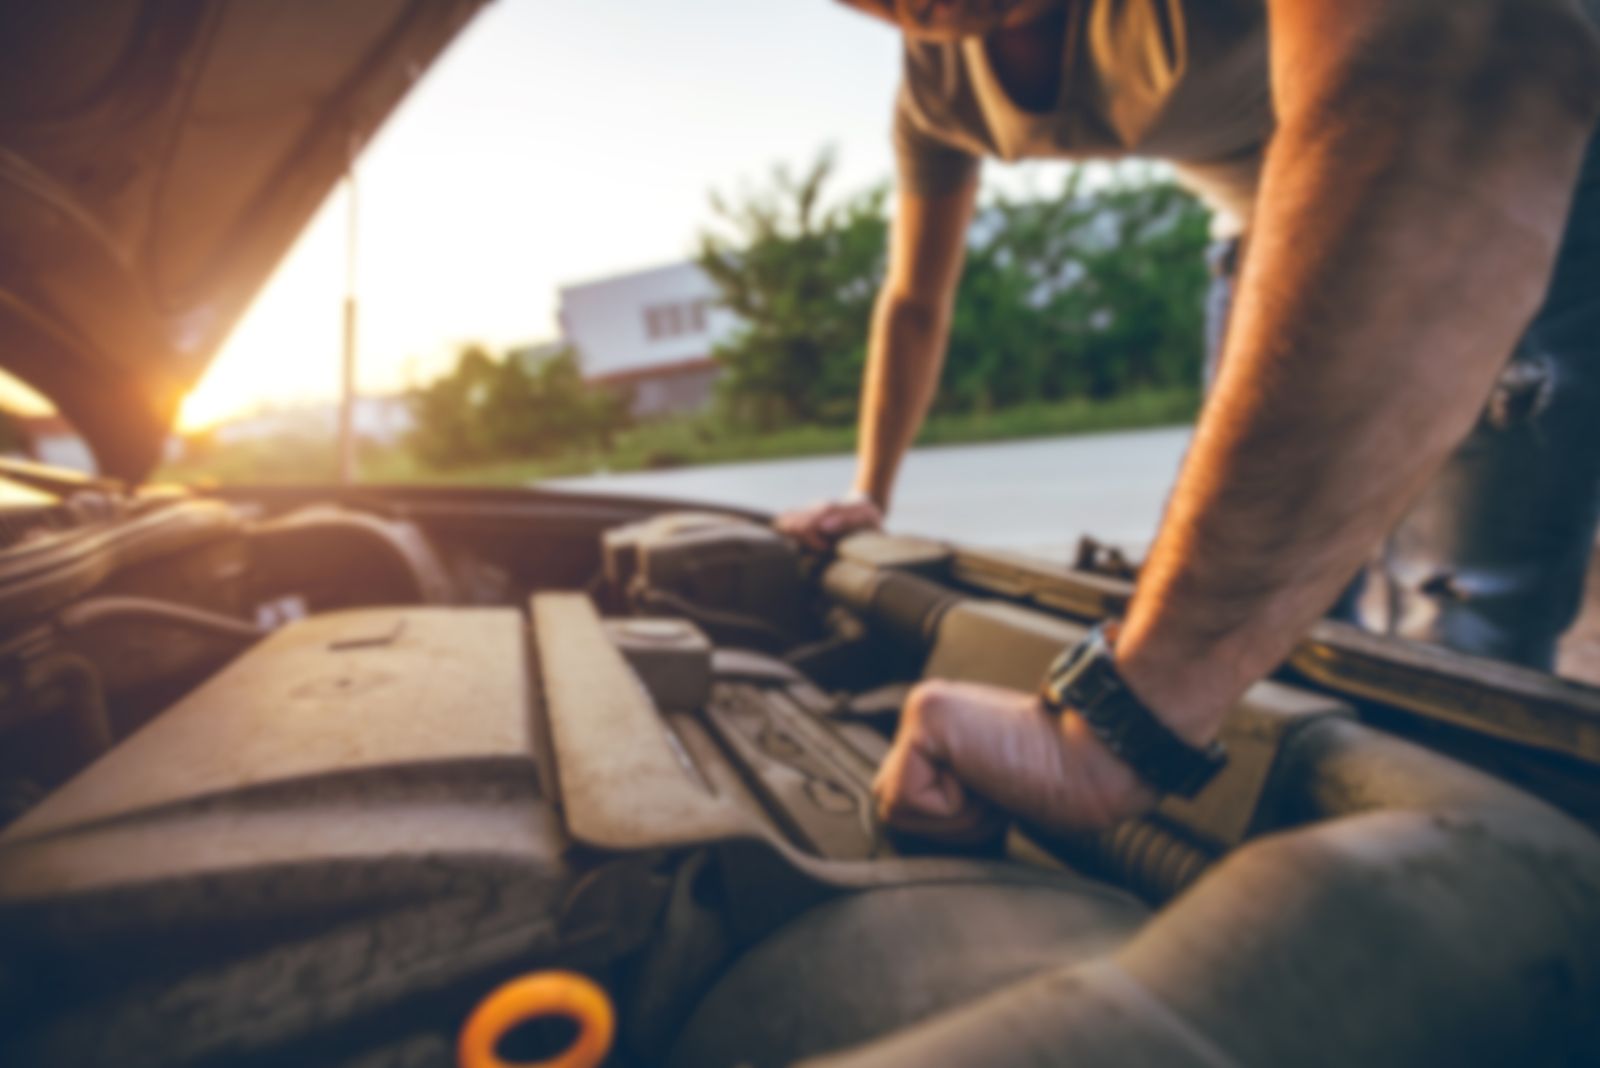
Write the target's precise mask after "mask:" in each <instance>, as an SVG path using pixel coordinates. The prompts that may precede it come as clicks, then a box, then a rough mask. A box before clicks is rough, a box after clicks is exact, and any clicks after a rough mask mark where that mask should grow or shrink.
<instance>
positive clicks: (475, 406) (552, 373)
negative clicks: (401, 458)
mask: <svg viewBox="0 0 1600 1068" xmlns="http://www.w3.org/2000/svg"><path fill="white" fill-rule="evenodd" d="M411 409H412V413H413V414H414V415H415V417H416V421H417V426H416V429H415V430H414V431H413V433H412V437H411V446H412V448H413V449H415V450H416V452H417V454H418V456H420V457H421V458H422V459H423V460H425V461H427V462H428V463H431V464H435V465H438V466H441V467H449V466H455V465H459V464H465V463H474V462H479V461H483V460H495V459H504V458H509V457H522V456H552V455H556V454H559V453H563V452H574V451H584V450H588V449H594V448H608V447H609V446H610V444H611V439H612V436H613V435H614V434H615V433H616V431H617V430H618V429H620V428H621V427H622V426H624V425H626V423H627V417H628V404H627V398H626V397H622V396H620V395H618V394H615V393H613V392H612V391H610V390H606V389H603V388H599V387H595V386H591V385H589V384H588V383H587V382H585V381H584V380H583V375H582V372H581V370H580V369H579V362H578V357H577V354H576V353H575V352H574V351H572V350H571V349H564V350H562V351H560V352H558V353H556V354H554V355H552V356H549V357H546V358H545V359H544V360H543V361H542V362H540V363H539V364H538V365H536V366H533V367H528V366H526V365H525V364H524V362H523V361H522V360H519V359H516V358H512V357H509V356H501V357H499V358H496V357H494V356H491V355H490V354H489V352H488V350H486V349H485V348H483V346H481V345H469V346H466V347H465V348H463V349H462V350H461V352H460V354H459V355H458V356H457V359H456V365H455V368H454V369H453V370H452V371H451V372H450V373H449V374H447V375H445V376H443V377H442V378H439V379H437V380H436V381H434V382H432V383H430V384H429V385H427V386H425V387H424V388H422V389H420V390H417V391H416V392H415V393H413V394H412V396H411Z"/></svg>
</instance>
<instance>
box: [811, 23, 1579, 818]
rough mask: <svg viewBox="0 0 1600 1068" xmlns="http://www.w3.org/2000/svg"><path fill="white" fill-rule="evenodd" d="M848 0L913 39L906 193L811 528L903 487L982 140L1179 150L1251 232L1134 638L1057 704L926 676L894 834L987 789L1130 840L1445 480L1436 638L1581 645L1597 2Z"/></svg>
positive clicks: (905, 732) (1100, 149)
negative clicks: (829, 484) (841, 465)
mask: <svg viewBox="0 0 1600 1068" xmlns="http://www.w3.org/2000/svg"><path fill="white" fill-rule="evenodd" d="M847 2H849V3H851V5H852V6H855V7H858V8H860V9H862V10H863V11H866V12H867V13H869V14H873V15H876V16H877V17H879V18H883V19H886V20H888V21H890V22H892V23H894V24H895V25H897V26H898V27H899V28H901V29H902V30H903V32H904V33H905V36H906V67H905V78H904V82H903V85H902V90H901V93H900V96H899V99H898V101H897V107H896V119H895V132H896V146H897V152H898V156H899V170H900V184H899V190H898V199H897V204H896V212H895V221H894V229H893V236H892V249H891V255H890V265H889V272H888V277H887V279H886V281H885V285H884V289H883V293H882V295H881V297H880V300H879V303H878V307H877V313H876V316H875V319H874V323H873V335H872V344H871V351H870V357H869V360H868V367H867V372H866V378H865V383H864V389H863V403H862V415H861V434H860V443H859V450H858V460H859V463H858V475H857V482H856V491H857V493H856V495H855V496H854V497H853V498H852V499H848V500H845V501H841V502H836V503H833V504H829V505H823V506H819V507H817V508H814V509H811V510H808V511H806V512H801V513H795V514H792V515H789V516H786V517H784V518H783V519H782V520H781V523H782V525H783V526H784V528H785V529H787V530H789V531H791V532H792V533H794V534H796V535H797V536H799V537H801V538H802V539H804V540H806V541H808V542H810V543H811V544H813V545H816V546H819V547H820V546H824V545H826V544H827V542H828V541H830V540H831V539H832V538H835V537H837V536H839V535H841V534H843V533H846V532H848V531H850V530H852V529H859V528H862V527H867V526H874V525H876V524H878V523H879V522H880V521H881V518H882V515H883V513H884V511H885V510H886V509H887V507H888V502H889V499H890V493H891V490H892V487H893V482H894V475H895V472H896V470H897V468H898V466H899V464H900V461H901V459H902V458H903V457H904V455H905V453H906V451H907V449H908V448H909V447H910V444H911V441H912V439H913V438H914V436H915V434H916V431H917V429H918V427H919V425H920V423H921V421H922V418H923V416H924V414H925V412H926V410H927V407H928V404H929V402H930V400H931V398H932V395H933V391H934V388H935V384H936V380H937V376H938V370H939V365H940V363H941V360H942V356H943V347H944V341H945V337H946V333H947V330H948V326H949V318H950V310H951V304H952V300H953V295H954V292H955V288H956V282H957V279H958V277H959V274H960V270H961V261H962V256H963V252H964V242H965V236H966V231H967V226H968V223H969V221H970V219H971V217H972V211H973V205H974V203H975V198H976V191H977V182H976V171H977V164H976V160H977V159H978V158H979V157H980V156H983V155H994V156H999V157H1002V158H1007V159H1014V158H1018V157H1021V156H1027V155H1053V156H1096V155H1098V156H1115V155H1124V154H1132V153H1137V154H1143V155H1153V156H1159V157H1164V158H1168V159H1171V160H1173V161H1174V162H1175V163H1177V164H1178V166H1179V171H1180V174H1183V175H1185V176H1186V177H1187V178H1189V180H1191V181H1192V182H1193V183H1194V184H1195V185H1196V186H1197V188H1198V189H1199V190H1200V191H1201V192H1202V193H1203V194H1205V195H1206V196H1207V197H1208V198H1209V199H1210V200H1211V201H1212V203H1213V204H1214V205H1215V206H1216V207H1218V209H1219V210H1220V211H1222V212H1224V213H1227V214H1231V215H1233V216H1234V217H1235V218H1237V219H1238V220H1241V221H1244V220H1247V221H1248V227H1247V237H1248V245H1247V253H1246V255H1245V256H1244V257H1243V264H1242V271H1241V273H1240V276H1239V279H1238V285H1237V296H1236V299H1235V300H1234V301H1233V307H1232V311H1231V315H1230V320H1229V325H1228V329H1227V333H1226V340H1225V347H1224V352H1223V358H1222V360H1221V365H1220V368H1219V370H1218V374H1217V378H1216V381H1215V385H1214V388H1213V390H1212V393H1211V396H1210V398H1209V399H1208V401H1207V404H1206V406H1205V410H1204V412H1203V413H1202V416H1201V419H1200V422H1199V425H1198V427H1197V430H1196V433H1195V437H1194V442H1193V445H1192V446H1191V448H1190V451H1189V455H1188V457H1187V459H1186V461H1185V464H1184V468H1183V471H1182V474H1181V476H1180V477H1179V480H1178V482H1177V485H1176V486H1175V488H1174V491H1173V494H1172V497H1171V499H1170V501H1169V503H1168V506H1167V512H1166V516H1165V518H1164V520H1163V523H1162V526H1161V530H1160V533H1159V535H1158V537H1157V539H1156V542H1155V545H1154V547H1153V548H1152V550H1151V552H1150V555H1149V558H1148V559H1147V561H1146V564H1145V567H1144V569H1143V573H1142V575H1141V578H1140V581H1139V585H1138V590H1137V592H1136V595H1135V597H1134V600H1133V603H1132V605H1131V606H1130V609H1129V612H1128V616H1127V619H1126V621H1125V622H1124V623H1123V624H1122V626H1121V629H1120V632H1119V633H1118V634H1117V636H1116V638H1115V641H1114V644H1112V645H1111V646H1110V647H1109V648H1107V647H1106V646H1105V645H1104V644H1102V645H1098V646H1093V647H1086V648H1085V649H1082V650H1078V651H1077V652H1076V655H1075V657H1074V658H1073V660H1072V663H1070V664H1068V665H1066V666H1065V667H1064V668H1063V670H1062V673H1061V674H1060V675H1059V677H1057V678H1056V679H1055V683H1056V685H1055V688H1054V691H1053V692H1054V693H1055V695H1056V698H1057V699H1056V700H1051V701H1045V700H1041V699H1040V698H1038V697H1035V696H1031V695H1028V694H1023V693H1015V692H1011V691H1006V690H998V689H994V688H989V687H980V686H972V685H962V684H956V683H943V682H937V681H932V682H927V683H924V684H923V685H921V686H919V687H918V688H917V689H916V690H915V691H914V692H913V693H912V695H911V698H910V699H909V700H908V702H907V705H906V707H905V709H904V713H903V716H902V722H901V728H900V732H899V734H898V736H897V737H896V739H895V743H894V746H893V748H892V749H891V752H890V754H889V756H888V758H887V759H886V761H885V763H884V765H883V767H882V769H881V771H880V774H879V779H878V784H877V789H878V795H879V804H880V807H881V809H882V811H883V814H884V816H885V818H886V819H887V820H888V821H889V822H890V823H892V824H896V825H899V826H902V827H905V828H907V829H912V830H920V831H923V832H926V833H941V832H946V831H950V832H957V831H961V830H964V829H966V828H968V827H969V826H970V825H971V824H972V823H973V821H974V820H975V819H976V818H977V814H978V812H979V810H980V809H981V807H982V805H983V803H985V802H988V803H993V804H997V805H999V806H1001V807H1003V808H1006V809H1008V810H1010V811H1013V812H1016V813H1019V814H1022V815H1025V816H1028V817H1029V818H1031V819H1033V820H1035V821H1038V822H1040V823H1042V824H1045V825H1048V826H1055V827H1061V828H1093V827H1103V826H1106V825H1108V824H1111V823H1114V822H1117V821H1118V820H1121V819H1125V818H1127V817H1129V816H1132V815H1135V814H1137V813H1139V812H1141V811H1143V810H1144V809H1146V808H1147V807H1149V806H1150V805H1151V804H1153V803H1154V801H1155V799H1156V797H1157V796H1158V794H1159V792H1161V791H1162V790H1180V791H1185V792H1187V791H1189V790H1192V789H1194V788H1196V787H1197V785H1198V784H1199V783H1201V782H1203V781H1204V779H1205V777H1206V775H1207V774H1209V773H1210V770H1211V769H1212V768H1213V767H1214V764H1215V757H1214V754H1213V753H1212V752H1210V751H1209V750H1208V745H1209V743H1210V742H1211V741H1212V739H1214V737H1215V736H1216V734H1217V731H1218V728H1219V725H1220V722H1221V720H1222V717H1223V715H1224V713H1225V712H1226V710H1227V709H1228V708H1229V706H1230V705H1231V704H1232V703H1233V702H1234V701H1235V700H1236V699H1237V698H1238V697H1239V695H1240V694H1241V693H1242V692H1243V691H1244V690H1245V689H1246V688H1247V687H1248V686H1249V685H1251V684H1252V683H1254V682H1255V681H1256V680H1258V679H1260V678H1261V677H1262V676H1264V675H1265V674H1266V673H1268V672H1269V671H1271V670H1272V669H1273V668H1274V667H1275V666H1276V665H1277V664H1278V663H1280V662H1281V661H1282V660H1283V658H1284V657H1285V655H1286V654H1287V653H1288V651H1289V650H1290V648H1291V646H1292V643H1293V642H1294V640H1295V639H1296V638H1297V637H1298V636H1299V635H1300V634H1301V633H1303V632H1304V630H1305V629H1306V627H1307V626H1308V625H1309V624H1310V623H1311V622H1312V621H1313V620H1315V619H1316V618H1317V616H1319V615H1320V614H1321V613H1323V612H1324V611H1325V610H1326V609H1327V608H1328V606H1329V605H1330V604H1332V603H1333V601H1334V600H1335V598H1336V596H1337V595H1338V593H1339V592H1340V590H1341V588H1343V587H1344V586H1345V584H1346V583H1347V582H1348V580H1349V578H1350V576H1351V575H1352V574H1354V573H1355V572H1356V571H1357V570H1358V568H1359V567H1360V566H1361V564H1362V563H1363V562H1364V561H1365V560H1366V558H1367V557H1368V556H1369V554H1370V552H1371V550H1372V548H1373V547H1374V546H1375V545H1378V544H1379V543H1380V541H1381V540H1382V539H1383V538H1384V536H1385V534H1386V533H1388V532H1389V531H1391V530H1393V529H1394V528H1395V527H1396V524H1397V522H1399V521H1400V520H1401V519H1402V517H1403V516H1404V515H1405V514H1406V512H1407V509H1408V506H1410V505H1412V504H1413V502H1418V499H1419V497H1423V499H1422V500H1421V501H1420V503H1419V504H1418V508H1419V510H1420V511H1419V513H1416V514H1414V515H1413V517H1412V518H1411V519H1408V520H1407V522H1406V524H1405V525H1403V526H1402V527H1401V528H1400V531H1399V534H1398V536H1397V538H1396V539H1395V544H1396V545H1397V546H1398V547H1397V548H1396V549H1395V551H1394V555H1395V560H1394V561H1391V562H1392V563H1396V564H1398V565H1410V566H1411V569H1412V571H1415V570H1416V565H1417V564H1418V563H1419V562H1420V564H1421V565H1422V567H1423V569H1424V570H1426V569H1428V568H1432V569H1434V571H1435V572H1436V573H1435V574H1431V575H1426V576H1424V577H1422V578H1421V579H1420V580H1419V578H1418V576H1417V575H1415V574H1412V575H1409V576H1407V575H1406V574H1404V566H1401V567H1399V568H1392V569H1391V570H1394V571H1395V572H1396V573H1397V574H1399V577H1400V581H1401V582H1402V583H1404V582H1406V581H1409V582H1410V583H1411V586H1412V592H1413V593H1415V594H1417V595H1418V597H1419V598H1420V599H1413V602H1412V603H1413V604H1414V605H1420V608H1418V609H1417V610H1416V611H1415V612H1414V614H1415V615H1416V616H1417V619H1416V620H1413V622H1414V623H1415V624H1416V625H1414V626H1411V627H1408V628H1406V629H1407V632H1408V633H1413V634H1416V633H1425V634H1428V635H1431V636H1433V637H1435V638H1441V639H1444V640H1448V641H1451V642H1453V643H1454V644H1456V645H1458V646H1465V647H1468V648H1472V649H1475V650H1478V651H1484V652H1493V653H1499V654H1501V655H1517V656H1521V658H1522V659H1524V660H1528V661H1532V662H1539V661H1541V660H1547V659H1548V658H1549V657H1550V656H1551V655H1553V652H1552V651H1553V647H1554V639H1555V637H1556V635H1558V634H1559V632H1560V630H1561V628H1562V627H1564V626H1565V624H1566V623H1567V622H1568V621H1569V620H1570V618H1571V615H1572V610H1573V609H1574V608H1575V606H1576V603H1577V602H1576V597H1577V595H1578V593H1577V589H1576V586H1577V585H1578V584H1580V583H1581V578H1582V573H1583V572H1582V569H1583V564H1584V562H1585V561H1586V560H1587V558H1588V554H1589V552H1590V549H1591V547H1592V545H1593V543H1594V527H1595V510H1596V505H1597V492H1596V491H1597V486H1600V162H1595V161H1594V157H1595V156H1596V155H1600V153H1597V152H1594V151H1591V152H1590V153H1589V155H1590V157H1591V161H1590V163H1589V164H1588V166H1587V167H1585V165H1584V159H1585V151H1586V146H1587V145H1588V144H1589V141H1590V136H1591V133H1592V131H1593V130H1594V127H1595V122H1596V118H1597V116H1600V44H1597V35H1596V32H1595V29H1594V26H1593V24H1592V20H1593V18H1594V17H1595V14H1596V12H1595V10H1594V7H1595V5H1592V4H1591V5H1589V11H1588V12H1587V14H1586V13H1585V11H1584V10H1583V8H1584V5H1583V4H1581V3H1579V0H847ZM1269 57H1270V58H1269ZM1580 174H1581V180H1580ZM1574 189H1577V190H1578V193H1577V203H1576V207H1575V208H1574ZM1569 218H1570V220H1571V223H1570V227H1569V225H1568V220H1569ZM1564 235H1565V243H1564V244H1563V237H1564ZM1530 323H1532V326H1531V327H1530ZM1519 338H1520V339H1521V340H1520V342H1519ZM1512 352H1515V353H1517V359H1516V360H1515V361H1514V362H1513V364H1512V365H1511V367H1510V368H1509V369H1508V368H1507V363H1506V359H1507V354H1508V353H1512ZM1491 393H1493V396H1492V397H1491ZM1486 397H1489V398H1490V403H1489V407H1488V409H1487V412H1486V410H1485V398H1486ZM1480 413H1485V414H1483V418H1482V422H1481V423H1480ZM1475 424H1479V429H1478V431H1477V432H1476V433H1475V434H1474V438H1473V440H1472V441H1469V442H1468V444H1467V448H1466V450H1465V451H1464V452H1463V453H1462V454H1460V455H1458V457H1457V458H1456V459H1455V460H1453V461H1451V467H1450V469H1449V470H1448V471H1447V478H1446V480H1445V481H1446V483H1447V484H1446V485H1445V486H1444V488H1443V489H1442V490H1430V491H1428V495H1427V496H1426V497H1424V496H1423V495H1424V490H1425V488H1426V487H1428V485H1429V483H1430V479H1431V478H1432V477H1433V476H1434V475H1435V473H1437V472H1439V471H1440V470H1441V469H1442V468H1443V467H1444V465H1445V463H1446V461H1447V459H1449V458H1450V456H1451V453H1452V450H1454V449H1455V448H1456V447H1457V446H1458V445H1460V444H1461V443H1462V441H1463V439H1465V438H1466V437H1467V435H1468V433H1469V431H1473V428H1474V425H1475ZM1497 433H1499V434H1502V435H1505V436H1506V440H1505V441H1502V442H1499V443H1497V442H1495V441H1493V440H1486V439H1485V435H1487V437H1488V438H1489V439H1492V438H1493V437H1494V435H1495V434H1497ZM1463 516H1464V517H1465V520H1463V519H1462V518H1460V517H1463ZM1397 589H1398V587H1397ZM1400 592H1404V591H1400ZM1397 596H1398V594H1397ZM1563 613H1565V616H1564V618H1563ZM1529 630H1542V633H1539V634H1535V635H1533V636H1532V637H1529V636H1527V634H1526V633H1525V632H1526V631H1529ZM1084 665H1088V667H1087V668H1085V666H1084ZM1091 676H1092V677H1093V679H1094V680H1096V685H1095V686H1094V687H1087V688H1086V686H1085V679H1086V678H1089V677H1091ZM1107 680H1109V686H1108V684H1107ZM1113 690H1114V691H1117V693H1118V694H1119V696H1116V697H1115V698H1111V699H1108V698H1106V697H1105V694H1106V693H1108V692H1111V691H1113Z"/></svg>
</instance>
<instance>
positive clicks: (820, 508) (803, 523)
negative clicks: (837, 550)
mask: <svg viewBox="0 0 1600 1068" xmlns="http://www.w3.org/2000/svg"><path fill="white" fill-rule="evenodd" d="M776 525H777V528H778V529H779V530H780V531H782V532H783V533H785V534H787V535H789V536H790V537H792V538H798V539H799V540H800V541H801V543H803V544H804V545H805V546H806V548H808V549H815V550H816V551H817V552H824V551H826V550H828V549H831V548H832V547H833V543H834V542H836V541H838V540H839V539H840V538H843V537H845V536H846V535H849V534H854V533H855V532H856V531H858V530H879V529H881V528H882V527H883V511H882V510H881V509H880V508H879V507H878V506H877V505H876V504H874V503H873V502H872V501H870V500H867V499H865V498H852V499H849V500H841V501H823V502H822V503H820V504H813V505H812V506H810V507H809V508H799V509H796V510H794V511H792V512H785V513H783V514H782V515H780V516H779V517H778V520H777V524H776Z"/></svg>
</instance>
